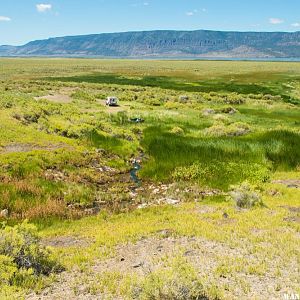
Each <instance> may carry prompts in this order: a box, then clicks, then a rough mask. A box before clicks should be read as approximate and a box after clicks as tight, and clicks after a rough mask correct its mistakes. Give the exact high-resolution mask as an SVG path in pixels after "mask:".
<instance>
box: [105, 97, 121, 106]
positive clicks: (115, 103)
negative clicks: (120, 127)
mask: <svg viewBox="0 0 300 300" xmlns="http://www.w3.org/2000/svg"><path fill="white" fill-rule="evenodd" d="M118 102H119V99H118V98H117V97H107V99H106V102H105V103H106V105H107V106H118Z"/></svg>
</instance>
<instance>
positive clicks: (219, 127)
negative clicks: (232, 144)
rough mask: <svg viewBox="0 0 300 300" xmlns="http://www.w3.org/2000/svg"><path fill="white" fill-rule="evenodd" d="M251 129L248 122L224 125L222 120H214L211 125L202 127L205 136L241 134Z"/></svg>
mask: <svg viewBox="0 0 300 300" xmlns="http://www.w3.org/2000/svg"><path fill="white" fill-rule="evenodd" d="M250 131H251V129H250V126H249V125H248V124H245V123H242V122H237V123H232V124H230V125H228V126H226V125H225V124H224V123H223V122H215V123H214V124H213V125H212V126H211V127H209V128H206V129H204V134H205V135H207V136H213V137H221V136H241V135H245V134H247V133H249V132H250Z"/></svg>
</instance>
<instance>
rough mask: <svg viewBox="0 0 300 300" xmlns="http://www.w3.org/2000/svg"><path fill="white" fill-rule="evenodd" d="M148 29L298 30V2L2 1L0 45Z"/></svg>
mask: <svg viewBox="0 0 300 300" xmlns="http://www.w3.org/2000/svg"><path fill="white" fill-rule="evenodd" d="M152 29H178V30H196V29H211V30H238V31H300V0H250V1H248V0H117V1H116V0H49V1H48V0H42V1H33V0H0V45H4V44H11V45H19V44H23V43H26V42H28V41H30V40H35V39H44V38H48V37H55V36H65V35H78V34H90V33H102V32H119V31H132V30H152Z"/></svg>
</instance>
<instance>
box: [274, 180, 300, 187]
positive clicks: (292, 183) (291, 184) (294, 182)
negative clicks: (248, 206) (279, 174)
mask: <svg viewBox="0 0 300 300" xmlns="http://www.w3.org/2000/svg"><path fill="white" fill-rule="evenodd" d="M272 183H275V184H282V185H285V186H287V187H288V188H297V189H299V188H300V180H299V179H282V180H274V181H272Z"/></svg>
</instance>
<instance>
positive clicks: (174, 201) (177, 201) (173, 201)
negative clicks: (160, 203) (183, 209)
mask: <svg viewBox="0 0 300 300" xmlns="http://www.w3.org/2000/svg"><path fill="white" fill-rule="evenodd" d="M165 202H166V203H167V204H169V205H176V204H179V203H180V201H179V200H175V199H171V198H167V199H165Z"/></svg>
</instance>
